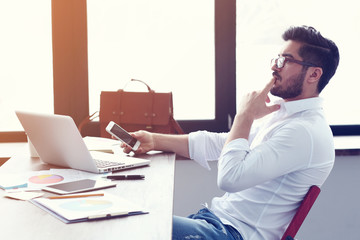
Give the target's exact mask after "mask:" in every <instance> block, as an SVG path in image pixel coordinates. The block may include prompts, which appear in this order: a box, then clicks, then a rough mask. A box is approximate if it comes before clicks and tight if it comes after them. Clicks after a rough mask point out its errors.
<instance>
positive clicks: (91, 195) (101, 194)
mask: <svg viewBox="0 0 360 240" xmlns="http://www.w3.org/2000/svg"><path fill="white" fill-rule="evenodd" d="M96 196H104V194H103V193H94V194H82V195H66V196H52V197H48V199H64V198H83V197H96Z"/></svg>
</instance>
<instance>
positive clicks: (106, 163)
mask: <svg viewBox="0 0 360 240" xmlns="http://www.w3.org/2000/svg"><path fill="white" fill-rule="evenodd" d="M95 164H96V166H97V167H98V168H107V167H115V166H121V165H124V164H125V163H120V162H111V161H106V160H99V159H95Z"/></svg>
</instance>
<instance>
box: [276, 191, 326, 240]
mask: <svg viewBox="0 0 360 240" xmlns="http://www.w3.org/2000/svg"><path fill="white" fill-rule="evenodd" d="M319 194H320V188H319V187H318V186H315V185H314V186H311V187H310V189H309V191H308V193H307V194H306V195H305V197H304V200H303V201H302V202H301V204H300V206H299V208H298V209H297V211H296V213H295V215H294V217H293V219H292V220H291V222H290V224H289V226H288V227H287V229H286V231H285V233H284V235H283V236H282V238H281V240H286V239H287V237H288V236H290V237H292V238H295V235H296V233H297V232H298V230H299V229H300V227H301V224H302V223H303V222H304V220H305V218H306V216H307V214H308V213H309V211H310V209H311V207H312V206H313V204H314V202H315V200H316V198H317V197H318V196H319Z"/></svg>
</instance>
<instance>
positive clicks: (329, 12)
mask: <svg viewBox="0 0 360 240" xmlns="http://www.w3.org/2000/svg"><path fill="white" fill-rule="evenodd" d="M237 6H238V7H237V76H238V79H237V81H238V84H237V86H238V90H237V94H238V96H239V95H240V93H244V92H246V91H248V90H249V89H254V88H261V87H262V86H263V85H264V83H265V82H266V81H268V80H269V79H270V77H271V71H270V67H269V62H270V59H271V58H273V57H274V56H276V55H277V54H278V51H280V48H281V45H282V43H283V40H282V38H281V35H282V33H283V31H284V30H286V29H287V28H288V27H289V26H291V25H310V26H313V27H315V28H316V29H317V30H319V31H320V32H321V33H322V34H323V35H324V36H325V37H328V38H330V39H332V40H333V41H334V42H335V43H336V44H337V45H338V48H339V51H340V64H339V67H338V70H337V73H336V74H335V76H334V77H333V78H332V79H331V80H330V83H329V84H328V86H327V87H326V88H325V89H324V91H323V92H322V93H321V97H323V98H324V99H325V106H324V109H325V112H326V115H327V119H328V121H329V124H330V125H334V126H335V125H352V126H353V127H356V126H355V125H357V124H360V112H359V111H358V107H356V105H354V104H356V103H357V102H359V101H358V98H357V95H358V93H357V92H358V87H356V86H357V85H359V84H358V77H357V75H358V72H357V69H358V66H357V65H358V56H359V55H360V48H359V45H358V42H359V40H360V18H359V15H358V14H359V11H360V5H359V4H357V2H356V1H346V4H345V3H344V2H341V1H325V0H320V1H311V0H304V1H297V2H296V1H295V2H294V1H286V0H273V1H267V0H254V1H238V2H237ZM354 108H355V109H354ZM357 129H358V128H357Z"/></svg>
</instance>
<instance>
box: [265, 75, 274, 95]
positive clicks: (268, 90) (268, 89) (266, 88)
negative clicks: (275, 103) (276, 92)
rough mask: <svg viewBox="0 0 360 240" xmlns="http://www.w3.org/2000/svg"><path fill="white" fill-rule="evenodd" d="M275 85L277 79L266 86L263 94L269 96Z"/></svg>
mask: <svg viewBox="0 0 360 240" xmlns="http://www.w3.org/2000/svg"><path fill="white" fill-rule="evenodd" d="M274 83H275V79H274V78H272V79H271V81H270V82H268V84H266V86H265V88H264V89H263V90H262V93H263V94H266V95H267V94H268V93H269V92H270V90H271V89H272V87H273V86H274Z"/></svg>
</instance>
